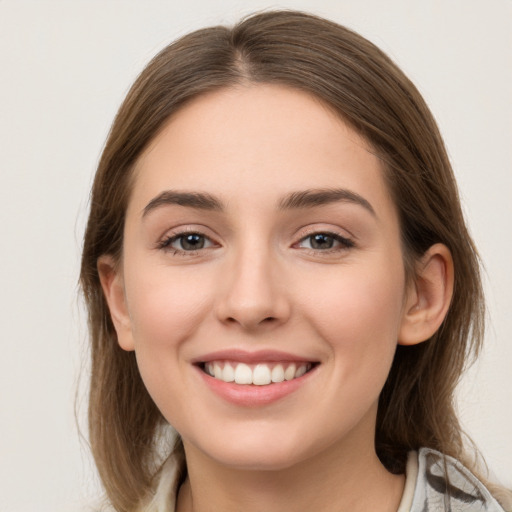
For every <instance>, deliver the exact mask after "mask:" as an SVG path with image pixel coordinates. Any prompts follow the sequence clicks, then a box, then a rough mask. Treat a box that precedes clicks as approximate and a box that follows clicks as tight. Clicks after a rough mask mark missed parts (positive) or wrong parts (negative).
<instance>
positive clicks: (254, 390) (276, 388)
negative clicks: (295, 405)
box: [197, 367, 317, 407]
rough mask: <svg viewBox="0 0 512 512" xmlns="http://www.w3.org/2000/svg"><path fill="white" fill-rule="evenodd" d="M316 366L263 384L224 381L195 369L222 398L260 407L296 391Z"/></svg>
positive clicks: (242, 404) (239, 403)
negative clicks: (288, 378)
mask: <svg viewBox="0 0 512 512" xmlns="http://www.w3.org/2000/svg"><path fill="white" fill-rule="evenodd" d="M316 368H317V367H314V368H312V369H311V370H310V371H309V372H307V373H305V374H304V375H303V376H302V377H298V378H297V379H292V380H286V381H283V382H276V383H273V384H267V385H265V386H256V385H254V384H235V383H234V382H224V381H223V380H220V379H215V378H214V377H211V376H210V375H208V374H207V373H205V372H204V371H203V370H202V369H201V368H199V367H197V371H198V372H199V374H200V376H201V377H202V379H203V381H204V382H205V383H206V385H207V386H208V387H209V388H210V389H211V390H212V391H213V392H214V393H215V394H216V395H218V396H220V397H221V398H223V399H224V400H226V401H228V402H231V403H233V404H235V405H239V406H242V407H260V406H263V405H268V404H271V403H274V402H277V401H278V400H281V399H282V398H285V397H286V396H288V395H290V394H292V393H294V392H295V391H297V390H298V389H299V388H300V387H301V386H302V385H304V384H305V383H306V382H307V381H308V380H309V378H310V377H311V375H312V374H313V373H315V370H316Z"/></svg>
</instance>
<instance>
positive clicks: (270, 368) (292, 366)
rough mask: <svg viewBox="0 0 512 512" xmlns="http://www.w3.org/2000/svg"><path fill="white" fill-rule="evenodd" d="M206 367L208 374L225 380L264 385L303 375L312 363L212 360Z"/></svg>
mask: <svg viewBox="0 0 512 512" xmlns="http://www.w3.org/2000/svg"><path fill="white" fill-rule="evenodd" d="M204 369H205V371H206V373H208V375H211V376H212V377H215V378H216V379H220V380H223V381H224V382H235V383H236V384H255V385H256V386H264V385H266V384H271V383H272V382H283V381H284V380H292V379H297V378H298V377H302V376H303V375H304V374H305V373H306V372H307V371H308V370H310V369H311V363H300V364H296V363H277V364H275V363H274V364H267V363H258V364H256V365H248V364H245V363H230V362H220V361H211V362H209V363H206V364H205V365H204Z"/></svg>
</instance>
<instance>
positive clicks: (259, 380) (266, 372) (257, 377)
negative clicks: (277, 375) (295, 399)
mask: <svg viewBox="0 0 512 512" xmlns="http://www.w3.org/2000/svg"><path fill="white" fill-rule="evenodd" d="M271 382H272V374H271V373H270V368H269V367H268V366H267V365H266V364H258V365H256V368H254V372H253V374H252V383H253V384H256V386H264V385H266V384H270V383H271Z"/></svg>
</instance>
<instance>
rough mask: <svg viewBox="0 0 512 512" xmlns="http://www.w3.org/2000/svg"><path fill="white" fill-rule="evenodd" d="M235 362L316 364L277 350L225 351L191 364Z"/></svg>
mask: <svg viewBox="0 0 512 512" xmlns="http://www.w3.org/2000/svg"><path fill="white" fill-rule="evenodd" d="M222 360H227V361H237V362H240V363H246V364H254V363H265V362H267V363H278V362H282V361H287V362H296V363H311V362H316V361H315V360H314V359H311V358H308V357H302V356H299V355H295V354H290V353H289V352H281V351H277V350H256V351H254V352H248V351H246V350H240V349H227V350H218V351H215V352H209V353H208V354H204V355H202V356H200V357H197V358H194V359H193V360H192V363H193V364H198V363H208V362H210V361H222Z"/></svg>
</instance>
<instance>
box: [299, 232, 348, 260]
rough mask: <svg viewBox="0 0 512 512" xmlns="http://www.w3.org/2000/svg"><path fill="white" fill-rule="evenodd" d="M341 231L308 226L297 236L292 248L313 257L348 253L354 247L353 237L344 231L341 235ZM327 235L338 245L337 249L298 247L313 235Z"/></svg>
mask: <svg viewBox="0 0 512 512" xmlns="http://www.w3.org/2000/svg"><path fill="white" fill-rule="evenodd" d="M341 231H342V230H341V229H336V228H334V227H333V226H330V227H322V226H318V225H316V226H308V227H307V228H305V229H302V230H301V231H300V232H299V234H298V235H297V238H298V241H297V242H295V243H294V244H293V245H292V247H293V248H296V249H302V250H304V251H307V252H309V253H313V254H315V255H317V254H318V255H323V256H325V255H329V254H332V253H338V254H339V253H340V252H343V251H348V250H350V249H351V248H353V247H355V246H356V242H355V237H354V236H352V234H345V233H347V232H346V230H343V232H344V234H342V233H341ZM319 234H323V235H328V236H330V237H332V238H333V239H334V240H335V241H337V242H338V243H339V244H340V245H339V246H338V247H331V248H327V249H314V248H312V247H300V244H301V243H303V242H304V241H305V240H307V239H308V238H310V237H312V236H314V235H319Z"/></svg>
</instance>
